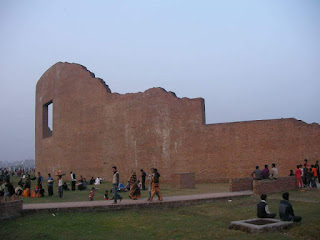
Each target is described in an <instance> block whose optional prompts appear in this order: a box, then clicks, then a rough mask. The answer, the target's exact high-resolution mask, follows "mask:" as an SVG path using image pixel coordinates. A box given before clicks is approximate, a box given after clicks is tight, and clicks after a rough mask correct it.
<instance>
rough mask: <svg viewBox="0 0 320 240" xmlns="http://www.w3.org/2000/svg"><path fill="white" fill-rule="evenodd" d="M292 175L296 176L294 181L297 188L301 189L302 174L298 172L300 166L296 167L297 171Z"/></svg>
mask: <svg viewBox="0 0 320 240" xmlns="http://www.w3.org/2000/svg"><path fill="white" fill-rule="evenodd" d="M294 175H295V176H296V179H297V186H298V188H303V182H302V177H301V175H302V172H301V170H300V165H297V169H296V171H295V173H294Z"/></svg>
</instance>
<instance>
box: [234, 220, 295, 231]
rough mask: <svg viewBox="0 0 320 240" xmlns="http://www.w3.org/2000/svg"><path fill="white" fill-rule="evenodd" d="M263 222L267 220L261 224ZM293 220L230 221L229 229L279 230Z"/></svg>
mask: <svg viewBox="0 0 320 240" xmlns="http://www.w3.org/2000/svg"><path fill="white" fill-rule="evenodd" d="M263 222H269V223H266V224H263ZM292 224H293V222H285V221H280V220H279V219H274V218H254V219H247V220H241V221H233V222H231V223H230V227H229V228H231V229H238V230H241V231H244V232H248V233H262V232H271V231H280V230H283V229H287V228H289V227H291V226H292Z"/></svg>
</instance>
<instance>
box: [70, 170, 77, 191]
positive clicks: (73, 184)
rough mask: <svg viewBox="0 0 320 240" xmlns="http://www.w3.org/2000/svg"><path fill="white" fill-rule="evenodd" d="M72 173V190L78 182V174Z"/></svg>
mask: <svg viewBox="0 0 320 240" xmlns="http://www.w3.org/2000/svg"><path fill="white" fill-rule="evenodd" d="M70 175H71V188H72V191H75V190H76V182H77V178H76V174H75V173H74V172H70Z"/></svg>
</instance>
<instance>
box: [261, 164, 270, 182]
mask: <svg viewBox="0 0 320 240" xmlns="http://www.w3.org/2000/svg"><path fill="white" fill-rule="evenodd" d="M261 174H262V179H268V178H269V168H268V165H264V169H263V170H262V171H261Z"/></svg>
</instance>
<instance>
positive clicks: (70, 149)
mask: <svg viewBox="0 0 320 240" xmlns="http://www.w3.org/2000/svg"><path fill="white" fill-rule="evenodd" d="M50 101H53V133H52V136H49V135H50V134H44V132H45V131H46V130H47V126H46V125H47V122H46V114H45V111H44V109H45V108H44V106H45V105H46V104H47V103H49V102H50ZM35 118H36V154H35V158H36V168H37V170H39V171H41V172H42V174H43V175H44V176H45V174H47V173H48V172H51V173H53V172H55V171H57V170H59V169H61V170H62V171H64V172H69V171H70V170H73V171H75V173H76V174H77V175H78V176H79V175H80V174H81V175H83V176H85V177H87V178H91V177H92V176H94V177H97V176H99V177H102V178H106V179H107V180H111V175H112V170H111V167H112V165H116V166H118V170H119V172H120V179H121V181H122V182H125V181H126V180H127V179H128V177H129V174H130V172H131V170H136V171H139V170H140V169H141V168H143V169H145V170H149V169H150V168H151V167H156V168H158V170H159V172H160V174H161V181H167V182H172V178H173V174H174V173H177V172H195V174H196V175H195V177H196V181H197V182H213V181H216V182H217V181H228V180H229V178H232V177H234V176H237V177H246V176H249V175H250V174H251V172H252V171H253V169H254V167H255V166H256V165H260V166H262V165H264V164H269V165H271V163H273V162H274V163H276V164H277V167H278V168H279V173H280V175H282V176H286V175H288V174H289V170H290V169H295V165H297V164H298V163H302V162H303V159H305V158H308V159H309V160H310V162H314V161H315V160H317V159H320V151H319V149H320V126H319V125H318V124H306V123H304V122H301V121H297V120H295V119H277V120H265V121H251V122H237V123H221V124H210V125H206V124H205V113H204V100H203V99H202V98H196V99H187V98H182V99H180V98H177V97H176V96H175V94H174V93H171V92H166V91H165V90H164V89H161V88H152V89H149V90H147V91H145V92H143V93H135V94H124V95H121V94H117V93H111V91H110V89H109V87H108V86H107V85H105V84H104V82H103V81H102V80H101V79H97V78H94V75H93V74H92V73H90V72H89V71H87V70H86V69H85V68H84V67H82V66H80V65H78V64H69V63H57V64H55V65H54V66H52V67H51V68H50V69H49V70H47V71H46V72H45V73H44V74H43V76H42V77H41V78H40V80H39V81H38V83H37V87H36V116H35ZM44 136H48V137H44ZM148 172H149V171H148ZM65 179H67V180H69V175H67V177H65Z"/></svg>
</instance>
